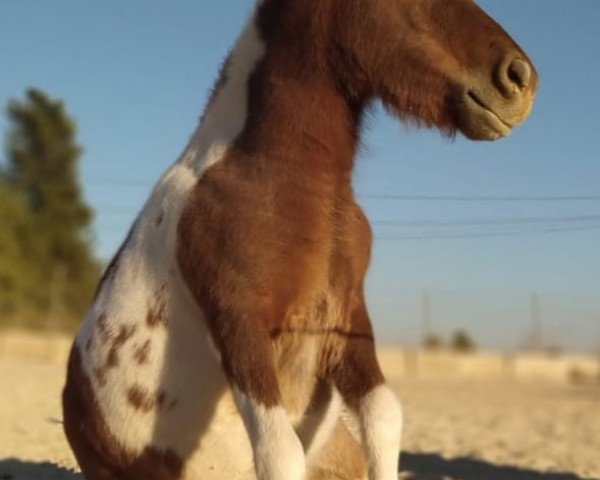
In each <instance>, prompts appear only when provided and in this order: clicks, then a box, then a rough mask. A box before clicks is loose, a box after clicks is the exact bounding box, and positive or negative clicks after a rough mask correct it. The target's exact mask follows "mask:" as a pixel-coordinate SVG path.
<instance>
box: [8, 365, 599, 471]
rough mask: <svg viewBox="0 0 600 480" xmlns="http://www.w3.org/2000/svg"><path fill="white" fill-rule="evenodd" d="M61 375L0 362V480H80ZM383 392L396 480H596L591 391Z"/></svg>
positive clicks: (452, 388) (509, 386) (419, 386)
mask: <svg viewBox="0 0 600 480" xmlns="http://www.w3.org/2000/svg"><path fill="white" fill-rule="evenodd" d="M388 368H389V366H388ZM63 370H64V369H63V368H62V367H61V366H59V365H54V364H51V365H50V364H46V365H44V364H41V363H35V362H31V361H23V360H19V361H17V360H14V361H13V360H6V359H5V360H1V359H0V379H1V381H2V385H3V387H4V389H3V391H2V392H1V394H0V480H12V479H15V480H16V479H19V480H33V479H36V480H37V479H44V480H47V479H49V480H59V479H61V480H82V478H83V477H82V476H81V475H78V474H77V473H76V464H75V462H74V459H73V456H72V455H71V453H70V451H69V448H68V446H67V443H66V441H65V439H64V437H63V434H62V428H61V424H60V422H61V414H60V390H61V387H62V383H63V375H64V372H63ZM393 386H394V388H395V389H396V390H397V392H398V394H399V396H400V397H401V399H402V402H403V404H404V409H405V433H404V444H403V454H402V462H401V465H402V467H401V473H400V477H401V478H402V479H415V480H451V479H455V480H471V479H472V480H579V479H599V478H600V388H598V387H582V386H580V387H575V386H572V387H569V386H561V385H555V384H541V383H538V384H527V385H518V384H514V383H509V382H499V381H495V382H476V381H474V380H453V381H451V380H444V381H440V380H417V379H413V380H400V381H397V382H394V383H393Z"/></svg>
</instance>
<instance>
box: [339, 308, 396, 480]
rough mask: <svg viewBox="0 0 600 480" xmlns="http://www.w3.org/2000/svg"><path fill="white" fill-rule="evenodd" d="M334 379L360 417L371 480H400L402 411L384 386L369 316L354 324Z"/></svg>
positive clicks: (349, 404)
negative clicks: (399, 460)
mask: <svg viewBox="0 0 600 480" xmlns="http://www.w3.org/2000/svg"><path fill="white" fill-rule="evenodd" d="M334 379H335V382H336V385H337V387H338V389H339V391H340V393H341V394H342V396H343V398H344V400H345V401H346V403H347V404H348V406H350V407H351V408H352V409H353V410H354V411H355V412H356V413H357V414H358V418H359V422H360V430H361V436H362V445H363V450H364V453H365V457H366V460H367V467H368V471H369V480H397V479H398V459H399V455H400V440H401V434H402V409H401V407H400V403H399V402H398V400H397V399H396V396H395V394H394V393H393V392H392V390H391V389H390V388H389V387H388V386H387V385H386V384H385V380H384V378H383V374H382V372H381V369H380V367H379V362H378V361H377V357H376V354H375V344H374V340H373V335H372V331H371V326H370V322H369V320H368V318H367V317H366V313H365V314H364V317H362V316H361V318H359V319H358V320H357V321H356V322H355V324H354V325H353V332H352V333H351V334H350V336H349V338H348V343H347V346H346V349H345V352H344V355H343V357H342V361H341V363H340V364H339V366H338V367H337V368H336V371H335V376H334Z"/></svg>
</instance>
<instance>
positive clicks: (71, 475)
mask: <svg viewBox="0 0 600 480" xmlns="http://www.w3.org/2000/svg"><path fill="white" fill-rule="evenodd" d="M0 480H84V478H83V475H81V474H79V473H75V472H74V471H72V470H68V469H66V468H64V467H61V466H59V465H56V464H55V463H50V462H28V461H25V460H19V459H18V458H0Z"/></svg>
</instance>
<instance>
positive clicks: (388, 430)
mask: <svg viewBox="0 0 600 480" xmlns="http://www.w3.org/2000/svg"><path fill="white" fill-rule="evenodd" d="M358 416H359V422H360V429H361V436H362V443H363V448H364V449H365V456H366V459H367V465H368V469H369V479H370V480H397V479H398V459H399V456H400V441H401V437H402V408H401V407H400V403H399V402H398V400H397V398H396V396H395V395H394V393H393V392H392V391H391V389H390V388H389V387H388V386H387V385H380V386H378V387H376V388H375V389H373V390H372V391H371V392H369V393H368V394H367V395H365V396H364V397H363V399H362V400H361V402H360V406H359V409H358Z"/></svg>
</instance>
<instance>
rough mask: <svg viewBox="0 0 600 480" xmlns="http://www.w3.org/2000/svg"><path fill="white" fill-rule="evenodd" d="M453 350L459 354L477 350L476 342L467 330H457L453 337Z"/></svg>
mask: <svg viewBox="0 0 600 480" xmlns="http://www.w3.org/2000/svg"><path fill="white" fill-rule="evenodd" d="M451 344H452V348H453V349H454V350H456V351H457V352H472V351H474V350H475V348H476V347H475V341H474V340H473V339H472V338H471V335H469V333H468V332H467V331H465V330H457V331H456V332H454V334H453V335H452V342H451Z"/></svg>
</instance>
